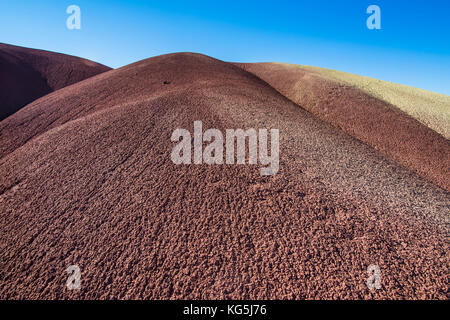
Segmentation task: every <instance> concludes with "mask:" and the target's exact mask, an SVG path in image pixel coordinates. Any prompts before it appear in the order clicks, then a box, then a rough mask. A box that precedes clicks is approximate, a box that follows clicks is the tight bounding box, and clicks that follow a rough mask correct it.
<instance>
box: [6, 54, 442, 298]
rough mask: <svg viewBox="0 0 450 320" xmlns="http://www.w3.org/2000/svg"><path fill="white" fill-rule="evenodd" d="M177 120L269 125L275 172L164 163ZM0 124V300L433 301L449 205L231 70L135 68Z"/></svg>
mask: <svg viewBox="0 0 450 320" xmlns="http://www.w3.org/2000/svg"><path fill="white" fill-rule="evenodd" d="M195 120H201V121H202V122H203V128H204V130H206V129H207V128H216V129H219V130H220V131H221V132H225V130H226V129H228V128H231V129H236V128H242V129H249V128H255V129H259V128H268V129H272V128H277V129H279V130H280V171H279V172H278V174H276V175H273V176H261V175H260V171H259V165H175V164H174V163H173V162H172V161H171V158H170V154H171V151H172V147H173V146H174V143H173V142H171V141H170V137H171V134H172V132H173V131H174V130H175V129H177V128H185V129H188V130H190V131H191V132H192V126H193V123H194V121H195ZM0 126H1V127H0V132H1V133H0V134H1V135H0V150H1V152H2V157H1V158H0V256H1V257H2V259H0V279H2V280H1V281H0V298H2V299H6V298H16V299H17V298H31V299H36V298H75V299H78V298H81V299H87V298H89V299H93V298H134V299H142V298H145V299H181V298H203V299H218V298H233V299H243V298H244V299H262V298H266V299H302V298H355V299H360V298H440V299H448V298H449V296H448V290H447V289H448V274H449V270H448V267H449V256H448V252H449V245H448V242H447V236H448V231H449V230H448V222H449V221H448V203H449V200H450V196H449V193H448V192H446V191H444V190H443V189H441V188H438V187H436V186H434V185H433V184H431V183H428V182H426V181H425V180H424V179H422V178H421V177H420V176H418V175H416V174H414V173H412V172H410V171H408V170H406V169H404V168H403V167H401V166H399V165H397V164H396V163H395V162H392V161H389V160H386V159H385V158H384V157H383V156H382V155H381V154H380V153H379V152H377V151H374V150H373V149H372V148H370V147H368V146H367V145H365V144H363V143H361V142H360V141H359V140H357V139H355V138H353V137H352V136H350V135H348V134H346V133H344V132H342V131H341V130H340V129H337V128H335V127H333V126H331V125H330V124H328V123H326V122H324V121H321V120H318V119H317V118H315V117H314V116H313V115H311V114H310V113H309V112H307V111H305V110H304V109H302V108H301V107H299V106H298V105H296V104H294V103H292V102H291V101H289V100H288V99H286V98H285V97H284V96H282V95H281V94H279V93H278V92H277V91H276V90H274V89H273V88H272V87H270V86H269V85H267V84H266V83H265V82H263V81H262V80H260V79H259V78H257V77H255V76H254V75H252V74H250V73H248V72H246V71H244V70H242V69H240V68H238V67H236V66H234V65H232V64H229V63H225V62H222V61H219V60H215V59H213V58H210V57H207V56H203V55H198V54H192V53H180V54H171V55H164V56H159V57H155V58H151V59H147V60H144V61H140V62H137V63H134V64H132V65H129V66H126V67H123V68H120V69H117V70H112V71H109V72H106V73H103V74H101V75H98V76H96V77H93V78H90V79H87V80H85V81H82V82H80V83H77V84H74V85H72V86H69V87H66V88H63V89H61V90H58V91H56V92H54V93H51V94H48V95H46V96H45V97H43V98H41V99H39V100H37V101H35V102H33V103H31V104H29V105H27V106H26V107H25V108H23V109H22V110H20V111H19V112H17V113H16V114H14V115H13V116H12V117H9V118H8V119H6V120H4V121H3V122H1V123H0ZM12 136H15V137H17V139H15V140H14V141H12V140H10V139H9V138H10V137H12ZM74 264H76V265H78V266H79V267H80V269H81V276H82V278H81V281H82V282H81V285H82V289H81V290H80V291H76V292H75V291H68V290H67V288H66V285H65V284H66V280H67V274H66V273H65V270H66V268H67V267H68V266H69V265H74ZM373 264H377V265H379V266H380V268H381V270H382V277H383V278H382V288H381V289H380V290H374V291H370V290H369V289H368V288H367V286H366V280H367V277H368V275H367V267H368V266H369V265H373Z"/></svg>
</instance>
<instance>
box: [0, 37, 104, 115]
mask: <svg viewBox="0 0 450 320" xmlns="http://www.w3.org/2000/svg"><path fill="white" fill-rule="evenodd" d="M108 70H110V68H108V67H106V66H104V65H101V64H99V63H95V62H92V61H89V60H86V59H82V58H78V57H74V56H69V55H65V54H60V53H55V52H49V51H43V50H36V49H29V48H23V47H17V46H12V45H8V44H3V43H0V75H1V77H0V101H1V102H0V103H1V104H0V120H2V119H4V118H6V117H8V116H9V115H11V114H13V113H14V112H16V111H17V110H19V109H20V108H22V107H23V106H25V105H26V104H28V103H30V102H32V101H34V100H36V99H38V98H40V97H42V96H44V95H46V94H47V93H50V92H52V91H55V90H58V89H61V88H63V87H65V86H68V85H71V84H74V83H76V82H79V81H81V80H84V79H86V78H89V77H92V76H94V75H97V74H99V73H102V72H105V71H108Z"/></svg>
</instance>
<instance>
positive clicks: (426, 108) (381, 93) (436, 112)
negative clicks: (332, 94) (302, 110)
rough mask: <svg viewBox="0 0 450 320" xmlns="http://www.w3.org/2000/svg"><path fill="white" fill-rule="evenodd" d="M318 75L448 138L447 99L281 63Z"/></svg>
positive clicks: (449, 115)
mask: <svg viewBox="0 0 450 320" xmlns="http://www.w3.org/2000/svg"><path fill="white" fill-rule="evenodd" d="M284 65H285V66H289V67H292V68H299V67H300V68H303V69H306V70H309V71H313V72H317V73H319V74H320V75H321V76H323V77H326V78H328V79H330V80H334V81H338V82H342V83H345V84H347V85H350V86H355V87H356V88H358V89H360V90H363V91H364V92H366V93H368V94H370V95H372V96H374V97H376V98H378V99H382V100H384V101H386V102H388V103H390V104H392V105H394V106H396V107H398V108H399V109H400V110H402V111H404V112H406V113H407V114H408V115H410V116H412V117H414V118H415V119H417V120H419V121H420V122H421V123H423V124H425V125H426V126H428V127H429V128H431V129H433V130H434V131H436V132H438V133H440V134H441V135H443V136H444V137H445V138H447V139H449V138H450V96H447V95H444V94H439V93H435V92H431V91H427V90H423V89H419V88H414V87H410V86H405V85H402V84H397V83H393V82H388V81H382V80H377V79H373V78H369V77H364V76H359V75H355V74H351V73H347V72H342V71H336V70H330V69H324V68H319V67H311V66H297V65H289V64H284Z"/></svg>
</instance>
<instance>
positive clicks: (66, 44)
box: [0, 0, 450, 95]
mask: <svg viewBox="0 0 450 320" xmlns="http://www.w3.org/2000/svg"><path fill="white" fill-rule="evenodd" d="M72 4H75V5H78V6H79V7H80V8H81V30H69V29H67V28H66V19H67V17H68V16H69V15H68V14H67V13H66V8H67V7H68V6H69V5H72ZM371 4H376V5H378V6H379V7H380V8H381V27H382V29H381V30H369V29H368V28H367V27H366V20H367V18H368V16H369V15H368V14H366V8H367V7H368V6H369V5H371ZM0 42H4V43H10V44H15V45H21V46H26V47H32V48H39V49H45V50H51V51H57V52H62V53H67V54H72V55H76V56H81V57H84V58H88V59H92V60H94V61H98V62H101V63H103V64H106V65H108V66H111V67H114V68H116V67H120V66H123V65H126V64H129V63H131V62H135V61H137V60H141V59H145V58H148V57H151V56H155V55H160V54H164V53H170V52H179V51H192V52H200V53H204V54H207V55H210V56H213V57H215V58H218V59H221V60H226V61H239V62H262V61H278V62H288V63H296V64H303V65H313V66H320V67H325V68H330V69H336V70H342V71H346V72H351V73H355V74H361V75H366V76H370V77H374V78H377V79H382V80H388V81H393V82H397V83H402V84H407V85H412V86H415V87H419V88H424V89H427V90H431V91H435V92H440V93H444V94H447V95H450V1H448V0H428V1H426V0H409V1H406V0H395V1H393V0H367V1H366V0H335V1H325V0H315V1H314V0H310V1H300V0H298V1H293V0H291V1H284V0H281V1H280V0H278V1H275V0H272V1H265V0H259V1H245V0H240V1H232V0H229V1H214V0H209V1H178V0H171V1H168V0H165V1H159V0H154V1H150V0H148V1H144V0H141V1H138V0H129V1H125V0H108V1H106V0H95V1H92V0H70V1H64V0H39V1H37V0H28V1H26V0H14V1H9V0H1V2H0Z"/></svg>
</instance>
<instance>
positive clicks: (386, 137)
mask: <svg viewBox="0 0 450 320" xmlns="http://www.w3.org/2000/svg"><path fill="white" fill-rule="evenodd" d="M238 65H239V66H240V67H242V68H244V69H245V70H247V71H249V72H252V73H253V74H255V75H257V76H258V77H260V78H261V79H263V80H264V81H266V82H267V83H268V84H270V85H271V86H272V87H274V88H275V89H277V90H278V91H279V92H280V93H281V94H283V95H284V96H286V97H287V98H289V99H290V100H292V101H293V102H295V103H297V104H299V105H301V106H302V107H304V108H305V109H306V110H308V111H310V112H311V113H312V114H314V115H316V116H317V117H319V118H320V119H322V120H325V121H326V122H328V123H331V124H332V125H334V126H336V127H338V128H340V129H342V130H343V131H344V132H346V133H348V134H350V135H351V136H353V137H355V138H357V139H359V140H361V141H362V142H364V143H366V144H368V145H369V146H371V147H372V148H374V149H375V150H378V151H380V152H381V153H383V154H384V155H385V156H387V157H388V158H389V159H391V160H394V161H396V162H397V163H399V164H401V165H403V166H405V167H406V168H408V169H410V170H413V171H414V172H416V173H418V174H419V175H421V176H422V177H424V178H426V179H427V180H429V181H430V182H433V183H435V184H436V185H438V186H440V187H442V188H444V189H445V190H447V191H450V179H449V177H450V140H448V139H446V138H445V137H443V136H442V135H440V134H439V133H437V132H436V131H434V130H432V129H430V128H428V127H427V126H426V125H424V124H422V123H421V122H420V121H418V120H417V119H415V118H413V117H412V116H410V115H408V114H407V113H405V112H404V110H407V108H405V107H404V106H405V105H408V103H410V102H411V101H415V102H414V103H415V104H411V105H409V106H410V108H411V109H415V110H418V111H420V112H422V113H421V114H427V115H429V116H430V117H431V118H432V117H433V114H434V113H438V114H439V116H437V115H436V117H438V118H439V119H440V122H436V125H438V127H440V126H441V125H442V127H443V128H448V127H450V122H449V119H450V118H449V116H450V104H446V103H445V101H447V102H449V100H448V99H447V100H445V96H443V98H442V103H441V104H439V107H436V109H433V108H434V107H435V104H429V105H428V104H425V105H421V103H422V102H424V101H429V97H430V96H427V95H422V91H421V90H419V89H418V90H417V92H415V91H414V92H413V91H407V92H408V95H406V93H405V91H401V90H402V89H398V87H396V86H395V85H394V84H392V86H391V87H389V88H392V90H391V91H387V90H385V91H383V90H382V89H381V88H384V87H385V86H387V85H384V84H383V83H382V84H380V85H377V84H376V81H375V80H373V81H371V82H369V83H367V81H366V82H365V81H364V80H361V83H360V85H356V84H355V83H358V79H360V78H358V77H357V76H353V77H350V76H348V77H347V78H348V79H351V81H350V80H349V81H348V82H347V81H344V80H342V79H341V78H339V79H338V78H337V77H334V76H333V77H331V76H329V74H332V75H335V73H333V72H332V71H329V73H327V74H326V76H324V75H323V72H318V71H316V68H314V69H313V70H314V71H311V70H312V69H311V68H303V67H298V66H293V65H288V64H280V63H246V64H238ZM337 74H340V73H337ZM347 78H346V79H347ZM362 79H363V78H362ZM350 82H351V84H349V83H350ZM374 83H375V84H374ZM399 87H400V88H401V86H399ZM361 88H366V89H363V90H362V89H361ZM367 88H371V89H370V90H373V91H374V92H377V93H379V92H384V93H385V95H384V96H383V99H386V100H389V101H394V100H395V101H396V103H397V104H396V105H392V104H390V103H388V102H386V101H384V100H382V99H379V98H377V97H375V96H373V95H371V94H369V89H367ZM377 95H379V94H377ZM430 95H432V94H431V93H430ZM436 96H440V95H437V94H436ZM427 99H428V100H427ZM397 105H398V106H397ZM419 106H421V107H419ZM426 110H431V111H426ZM443 110H445V112H444V111H443ZM418 119H420V118H418ZM433 123H434V122H433Z"/></svg>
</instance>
